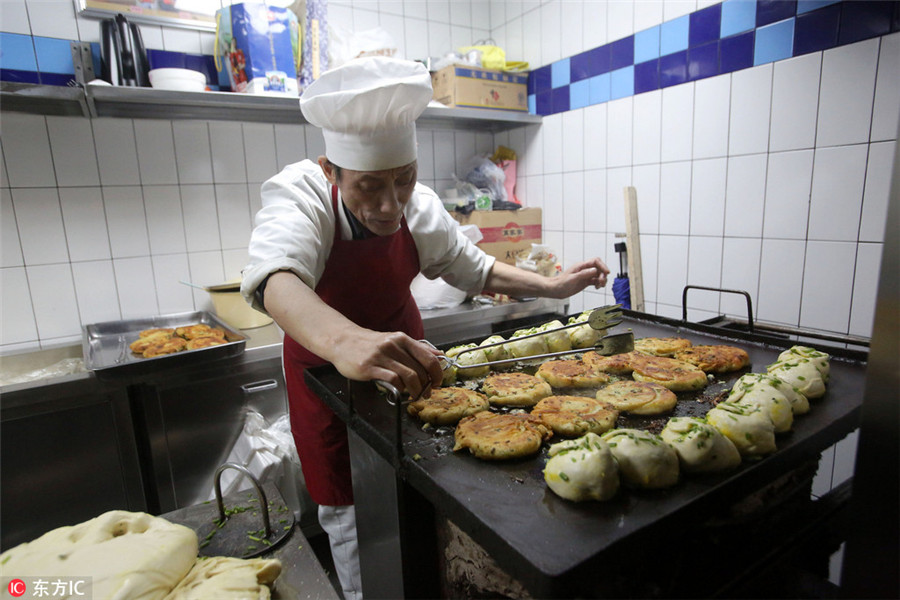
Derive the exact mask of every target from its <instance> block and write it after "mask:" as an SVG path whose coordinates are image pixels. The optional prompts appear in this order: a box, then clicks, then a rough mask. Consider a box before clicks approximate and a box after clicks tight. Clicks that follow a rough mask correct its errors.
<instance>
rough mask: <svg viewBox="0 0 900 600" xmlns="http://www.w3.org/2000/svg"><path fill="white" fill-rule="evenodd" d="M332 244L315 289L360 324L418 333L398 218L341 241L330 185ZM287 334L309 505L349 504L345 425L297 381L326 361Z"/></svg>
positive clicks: (415, 265)
mask: <svg viewBox="0 0 900 600" xmlns="http://www.w3.org/2000/svg"><path fill="white" fill-rule="evenodd" d="M331 207H332V209H333V210H334V214H335V227H334V243H333V245H332V247H331V254H330V255H329V257H328V261H327V262H326V263H325V272H324V273H323V274H322V278H321V280H320V281H319V283H318V285H317V286H316V294H318V296H319V298H321V299H322V300H323V301H324V302H325V303H326V304H328V305H329V306H330V307H332V308H334V309H335V310H337V311H338V312H340V313H341V314H342V315H344V316H345V317H347V318H348V319H350V320H351V321H353V322H354V323H356V324H357V325H359V326H360V327H365V328H367V329H373V330H375V331H402V332H404V333H406V334H407V335H409V336H411V337H414V338H416V339H419V338H422V337H424V329H423V327H422V316H421V315H420V314H419V309H418V307H417V306H416V303H415V300H414V299H413V297H412V294H411V293H410V291H409V285H410V283H412V280H413V278H414V277H415V276H416V275H417V274H418V273H419V254H418V252H417V251H416V243H415V241H414V240H413V237H412V234H410V232H409V227H408V226H407V224H406V217H404V218H403V219H402V221H401V226H400V229H399V230H398V231H397V232H395V233H393V234H391V235H386V236H375V237H371V238H367V239H362V240H342V239H341V236H340V219H339V218H338V214H339V213H338V210H342V209H340V208H339V207H338V201H337V188H336V187H334V186H332V188H331ZM326 362H327V361H325V360H323V359H322V358H320V357H319V356H317V355H315V354H313V353H312V352H310V351H309V350H307V349H306V348H304V347H303V346H301V345H300V344H298V343H297V342H295V341H294V340H293V339H291V338H290V337H289V336H285V338H284V375H285V383H286V384H287V393H288V402H289V405H290V416H291V432H292V433H293V435H294V443H295V444H296V445H297V453H298V454H299V456H300V465H301V467H302V468H303V477H304V478H305V479H306V487H307V489H308V490H309V495H310V497H311V498H312V499H313V501H314V502H316V503H317V504H321V505H324V506H344V505H348V504H353V485H352V482H351V480H350V452H349V450H348V444H347V427H346V425H345V424H344V422H343V421H341V419H339V418H338V417H337V415H335V414H334V412H333V411H332V410H331V409H330V408H328V407H327V406H325V404H324V403H323V402H322V400H320V399H319V397H318V396H317V395H316V394H315V393H313V392H312V391H311V390H310V389H309V387H307V385H306V382H305V381H304V380H303V372H304V370H305V369H306V368H308V367H315V366H319V365H324V364H326Z"/></svg>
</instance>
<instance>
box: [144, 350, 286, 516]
mask: <svg viewBox="0 0 900 600" xmlns="http://www.w3.org/2000/svg"><path fill="white" fill-rule="evenodd" d="M129 394H130V396H131V398H132V406H133V407H134V413H135V431H136V435H137V436H138V444H139V446H140V447H141V448H142V452H144V453H146V456H145V459H146V460H145V464H146V465H147V467H148V469H149V480H148V482H147V485H148V502H149V504H150V510H151V511H152V512H169V511H172V510H175V509H178V508H184V507H186V506H192V505H194V504H197V503H198V502H203V501H205V500H207V498H208V495H209V493H210V491H211V490H212V486H213V475H214V473H215V470H216V468H218V467H219V466H220V465H221V464H222V463H223V462H225V461H226V459H227V458H228V455H229V452H230V451H231V449H232V447H233V445H234V443H235V441H237V439H238V437H239V436H240V434H241V431H242V429H243V426H244V417H245V413H246V411H248V410H255V411H256V412H259V413H260V414H262V416H263V417H265V418H266V420H267V421H269V422H273V421H275V420H276V419H278V418H279V417H280V416H282V415H284V414H286V413H287V395H286V393H285V390H284V377H283V373H282V370H281V356H280V354H278V353H277V352H269V353H265V352H263V353H259V354H258V355H253V354H251V353H250V352H247V353H244V354H243V355H241V356H238V357H234V358H232V359H225V360H220V361H216V362H215V363H210V364H208V365H205V366H195V367H192V368H190V369H183V370H169V371H166V372H164V373H158V374H156V375H155V376H154V377H152V378H147V379H145V380H143V381H141V382H140V383H136V384H134V385H132V386H130V388H129Z"/></svg>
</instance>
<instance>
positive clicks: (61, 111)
mask: <svg viewBox="0 0 900 600" xmlns="http://www.w3.org/2000/svg"><path fill="white" fill-rule="evenodd" d="M0 109H2V110H3V111H4V112H5V111H15V112H25V113H31V114H37V115H55V116H76V117H87V116H90V114H89V112H88V106H87V101H86V99H85V96H84V92H83V91H82V90H81V89H80V88H75V87H62V86H59V85H36V84H32V83H13V82H9V81H0Z"/></svg>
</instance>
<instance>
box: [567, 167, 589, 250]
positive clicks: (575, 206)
mask: <svg viewBox="0 0 900 600" xmlns="http://www.w3.org/2000/svg"><path fill="white" fill-rule="evenodd" d="M562 202H563V229H564V231H565V232H566V234H567V235H568V234H569V233H582V232H583V231H584V230H585V229H584V174H583V173H582V172H578V173H567V174H566V175H565V176H563V180H562Z"/></svg>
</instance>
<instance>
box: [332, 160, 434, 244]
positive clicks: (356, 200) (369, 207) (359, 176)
mask: <svg viewBox="0 0 900 600" xmlns="http://www.w3.org/2000/svg"><path fill="white" fill-rule="evenodd" d="M323 158H324V157H320V159H319V164H320V165H322V170H323V171H324V172H325V177H326V178H327V179H328V181H329V182H330V183H332V184H335V185H337V186H338V188H339V189H340V190H341V197H342V199H343V201H344V204H345V205H346V206H347V208H348V209H350V212H351V213H353V216H355V217H356V218H357V219H358V220H359V222H360V223H362V224H363V226H364V227H365V228H366V229H368V230H369V231H371V232H372V233H374V234H375V235H390V234H392V233H394V232H395V231H397V230H398V229H399V228H400V219H401V217H402V216H403V209H404V208H405V207H406V203H407V202H409V199H410V197H411V196H412V193H413V189H414V188H415V187H416V175H417V167H416V163H415V162H412V163H410V164H408V165H404V166H402V167H397V168H396V169H387V170H384V171H351V170H350V169H341V177H340V181H338V180H337V178H336V174H335V171H334V169H333V168H330V165H327V164H323V162H324V161H323V160H322V159H323Z"/></svg>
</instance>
